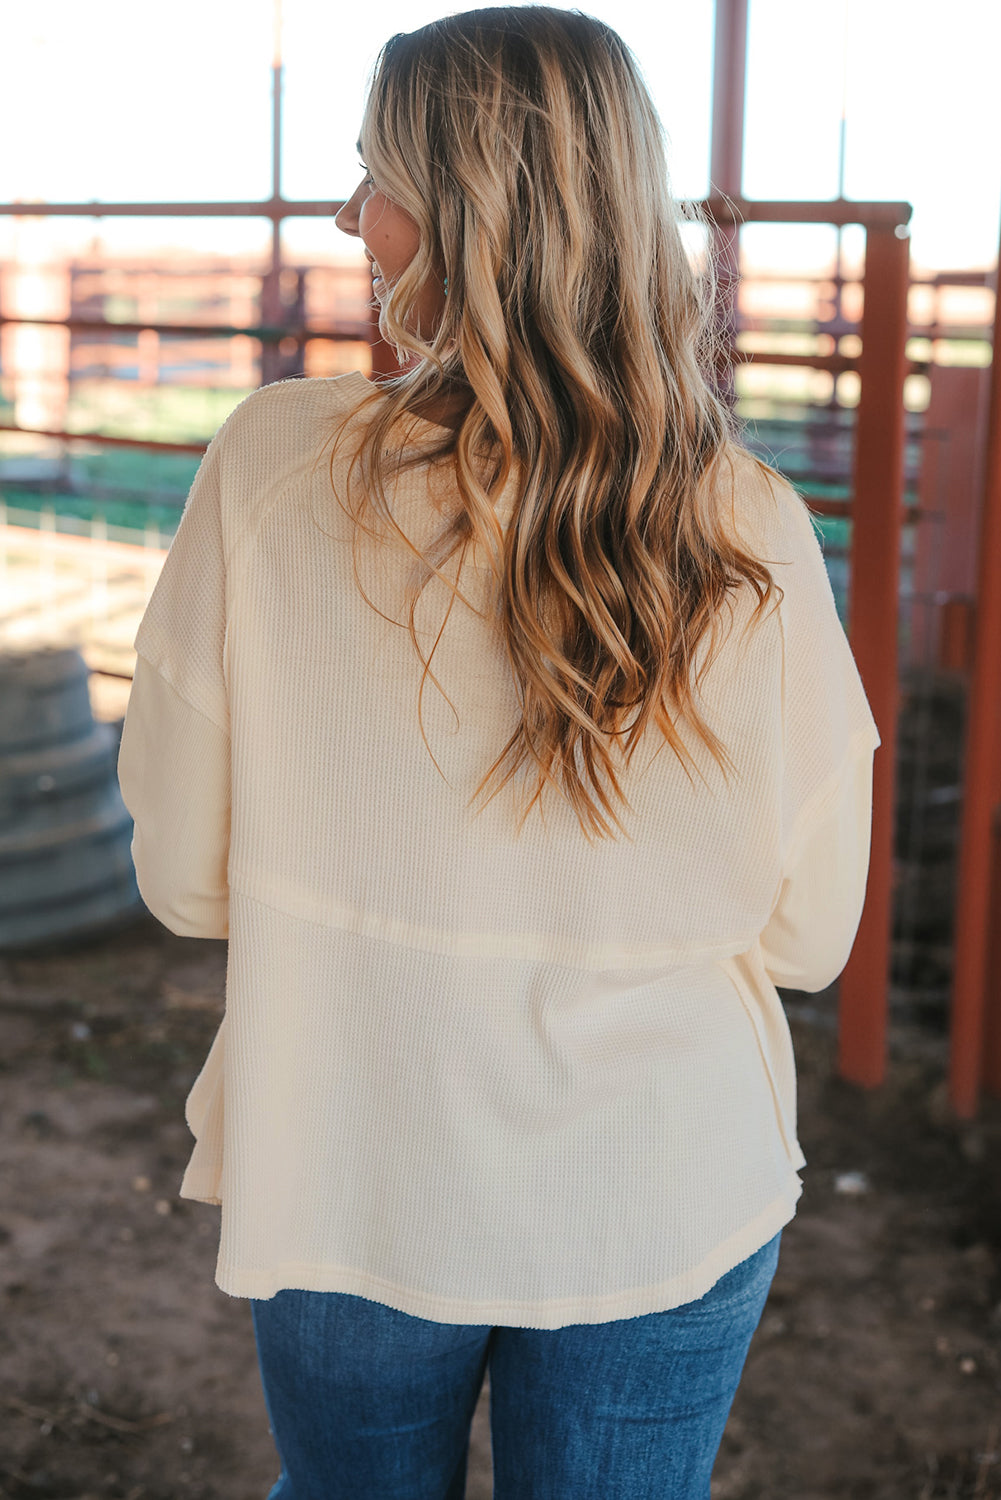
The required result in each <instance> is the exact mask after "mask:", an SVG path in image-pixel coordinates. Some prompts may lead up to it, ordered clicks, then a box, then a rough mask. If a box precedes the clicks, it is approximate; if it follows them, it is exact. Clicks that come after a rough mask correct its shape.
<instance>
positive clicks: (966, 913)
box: [949, 248, 1001, 1119]
mask: <svg viewBox="0 0 1001 1500" xmlns="http://www.w3.org/2000/svg"><path fill="white" fill-rule="evenodd" d="M999 266H1001V248H999ZM989 399H990V406H989V415H988V428H987V463H986V474H985V477H984V488H983V502H982V507H981V513H980V550H979V555H978V576H977V594H976V606H975V610H974V643H973V676H972V681H971V684H970V701H969V714H968V719H967V727H966V766H965V772H964V777H963V819H962V826H961V831H960V845H959V879H958V883H957V889H956V926H955V945H954V954H955V961H954V969H953V986H952V1020H951V1038H950V1049H949V1099H950V1102H951V1104H952V1107H953V1109H954V1110H955V1112H956V1114H957V1115H958V1116H959V1117H960V1118H961V1119H970V1118H971V1117H972V1116H973V1115H974V1114H975V1113H976V1110H977V1104H978V1102H979V1094H980V1088H981V1084H982V1083H986V1084H987V1086H988V1087H989V1088H990V1089H991V1091H992V1092H993V1093H1001V984H999V980H998V971H997V968H996V967H995V968H994V969H993V970H992V969H991V967H990V964H989V958H990V957H992V956H994V955H993V954H992V947H993V950H994V951H995V952H996V953H997V955H998V956H1001V937H999V934H998V932H997V931H996V930H995V931H993V932H992V927H993V925H994V924H993V923H992V920H991V918H992V915H993V917H994V920H995V922H996V921H997V919H998V917H999V916H1001V280H999V283H998V287H997V291H996V293H995V306H994V358H993V362H992V365H991V380H990V398H989ZM985 1040H987V1041H989V1046H987V1047H986V1048H985Z"/></svg>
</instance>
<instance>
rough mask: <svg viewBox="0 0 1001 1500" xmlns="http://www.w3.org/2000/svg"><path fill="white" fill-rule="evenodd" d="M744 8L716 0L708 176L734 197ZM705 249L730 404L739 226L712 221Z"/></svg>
mask: <svg viewBox="0 0 1001 1500" xmlns="http://www.w3.org/2000/svg"><path fill="white" fill-rule="evenodd" d="M747 7H748V0H716V38H715V48H714V52H713V111H712V138H711V144H710V150H709V176H710V179H711V182H712V187H713V191H714V192H718V193H725V194H726V195H727V197H730V198H739V197H740V196H741V187H742V185H743V164H744V80H745V75H746V73H747ZM711 250H712V257H713V265H714V266H715V268H716V306H715V309H714V317H715V327H716V335H717V340H718V348H719V350H720V356H721V357H720V360H719V364H718V366H717V369H716V372H715V378H716V389H717V394H718V395H719V396H720V398H721V399H722V400H724V401H725V402H726V403H727V405H728V406H732V405H733V403H734V400H735V392H734V376H733V362H732V359H731V357H730V351H731V349H732V348H733V345H734V343H735V341H736V332H737V296H738V282H739V274H740V226H739V225H738V224H735V223H734V224H716V225H715V226H714V227H713V231H712V245H711Z"/></svg>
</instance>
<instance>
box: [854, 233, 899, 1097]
mask: <svg viewBox="0 0 1001 1500" xmlns="http://www.w3.org/2000/svg"><path fill="white" fill-rule="evenodd" d="M908 249H909V245H908V240H907V238H906V231H903V237H901V234H900V233H898V230H897V229H896V228H894V227H892V226H889V225H887V226H881V227H879V228H873V227H870V228H869V229H868V230H867V233H866V254H865V282H864V295H865V305H864V310H863V314H862V356H861V360H860V365H859V373H860V376H861V381H862V390H861V395H860V398H859V405H858V418H857V423H856V429H855V483H854V501H853V504H852V546H851V594H850V604H849V631H848V633H849V637H850V639H851V643H852V650H853V651H854V653H855V659H856V661H857V662H858V667H859V672H860V673H861V676H862V681H863V683H864V684H865V690H866V693H867V695H868V698H869V703H870V705H871V707H872V711H873V715H874V717H875V719H876V723H877V725H878V727H879V733H880V738H881V740H882V744H881V745H880V748H879V749H878V750H877V751H876V757H875V762H874V765H873V810H872V845H871V854H870V859H869V883H868V887H867V894H866V902H865V909H864V911H863V913H862V920H861V922H860V924H859V930H858V935H857V937H856V939H855V946H854V948H853V949H852V954H851V957H850V959H849V960H848V964H847V966H846V967H845V970H844V973H843V974H842V976H841V982H840V987H839V1005H840V1009H839V1018H838V1019H839V1037H838V1043H839V1046H838V1067H839V1071H840V1073H841V1076H842V1077H843V1078H847V1079H848V1080H849V1081H850V1082H852V1083H858V1084H863V1085H865V1086H866V1087H869V1088H872V1087H875V1085H877V1084H879V1083H882V1081H883V1078H884V1075H885V1071H886V1020H887V990H888V986H889V979H890V935H891V918H892V893H893V811H894V779H895V777H894V773H895V769H896V741H897V695H898V681H897V676H898V612H899V605H898V601H899V590H900V536H901V523H902V513H903V499H904V495H903V492H904V375H905V371H906V361H905V345H906V340H907V283H908Z"/></svg>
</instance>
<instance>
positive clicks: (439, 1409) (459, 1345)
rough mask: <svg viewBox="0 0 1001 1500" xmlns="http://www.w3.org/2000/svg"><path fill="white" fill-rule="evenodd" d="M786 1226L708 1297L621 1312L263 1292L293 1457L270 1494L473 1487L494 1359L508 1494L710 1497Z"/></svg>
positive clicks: (262, 1336)
mask: <svg viewBox="0 0 1001 1500" xmlns="http://www.w3.org/2000/svg"><path fill="white" fill-rule="evenodd" d="M780 1238H781V1236H780V1235H776V1236H775V1238H774V1239H773V1240H771V1241H770V1242H769V1243H768V1244H767V1245H765V1246H764V1247H763V1248H762V1249H761V1250H759V1251H757V1252H756V1254H754V1255H752V1256H751V1257H750V1258H749V1259H748V1260H745V1261H744V1262H743V1263H742V1264H741V1265H739V1266H736V1267H735V1268H734V1269H733V1270H732V1271H729V1272H728V1273H727V1274H726V1275H725V1276H724V1277H722V1279H721V1280H720V1281H718V1282H717V1283H716V1285H715V1286H714V1287H712V1288H711V1290H710V1291H708V1292H707V1293H706V1295H705V1296H704V1297H701V1298H700V1299H699V1300H698V1301H697V1302H688V1303H686V1304H685V1305H684V1306H683V1307H674V1308H670V1309H669V1310H668V1311H667V1312H657V1313H649V1314H647V1315H646V1316H644V1317H639V1318H625V1319H622V1320H619V1321H616V1322H611V1323H575V1324H572V1325H571V1326H570V1327H567V1328H556V1329H537V1328H506V1327H490V1326H489V1325H480V1324H468V1323H434V1322H430V1321H429V1320H427V1319H424V1318H415V1317H411V1316H410V1315H409V1314H407V1313H402V1312H397V1311H396V1310H395V1309H393V1308H389V1307H384V1306H383V1305H382V1304H381V1303H379V1302H370V1301H368V1300H367V1299H366V1298H364V1297H356V1296H351V1295H349V1294H347V1293H341V1292H302V1291H282V1292H278V1293H277V1294H276V1295H275V1296H274V1297H272V1298H271V1299H270V1300H269V1301H267V1302H257V1301H255V1302H253V1303H252V1311H253V1319H254V1332H255V1335H256V1338H257V1351H258V1358H259V1361H260V1366H261V1378H262V1381H263V1385H264V1396H265V1400H266V1402H267V1407H268V1414H269V1416H270V1418H271V1426H272V1431H273V1432H274V1436H275V1443H276V1445H277V1448H278V1452H279V1455H280V1457H281V1461H282V1473H281V1477H280V1478H279V1480H278V1482H277V1484H276V1485H275V1487H274V1489H273V1490H272V1491H271V1494H270V1496H269V1500H463V1496H464V1495H465V1488H466V1462H467V1457H468V1448H469V1428H470V1423H471V1421H472V1417H473V1412H474V1410H475V1408H476V1403H477V1399H478V1397H479V1394H480V1389H481V1386H482V1384H483V1377H484V1372H485V1371H486V1370H487V1368H488V1367H489V1370H490V1433H491V1442H492V1448H493V1463H494V1500H709V1475H710V1473H711V1471H712V1467H713V1463H714V1461H715V1458H716V1453H717V1450H718V1448H719V1444H720V1439H721V1438H722V1436H723V1428H724V1426H725V1425H726V1419H727V1417H728V1415H729V1412H730V1405H731V1403H732V1401H733V1397H734V1394H735V1392H736V1389H737V1385H738V1383H739V1381H740V1376H741V1372H742V1370H743V1367H744V1359H745V1356H746V1354H747V1349H748V1345H749V1344H750V1342H751V1336H752V1334H753V1333H754V1330H755V1328H756V1327H757V1325H758V1322H759V1320H760V1318H761V1313H762V1310H763V1308H764V1305H765V1299H766V1297H767V1296H768V1290H769V1287H770V1286H771V1282H772V1277H773V1276H774V1274H775V1267H776V1264H777V1262H778V1254H779V1239H780Z"/></svg>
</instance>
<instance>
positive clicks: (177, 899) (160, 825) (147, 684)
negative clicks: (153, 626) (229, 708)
mask: <svg viewBox="0 0 1001 1500" xmlns="http://www.w3.org/2000/svg"><path fill="white" fill-rule="evenodd" d="M118 779H119V783H120V785H121V789H122V796H123V798H124V799H125V805H126V807H127V808H128V810H129V812H130V813H131V814H132V817H133V819H134V820H135V832H134V835H133V839H132V858H133V861H134V863H135V867H136V878H137V880H138V882H139V890H140V893H141V895H142V898H143V900H144V901H145V903H146V905H147V906H148V907H149V909H150V911H151V912H152V913H153V915H154V916H155V917H156V918H157V920H158V921H160V922H162V923H163V925H164V926H165V927H168V928H169V929H170V931H171V932H175V933H177V935H178V936H179V937H208V938H224V937H227V936H228V934H229V888H228V883H227V877H226V866H227V860H228V855H229V825H230V744H229V735H228V734H226V733H225V732H224V731H223V730H221V729H220V728H219V727H218V725H217V724H214V723H213V722H212V720H211V719H208V718H206V716H205V715H204V714H202V713H200V712H199V711H198V709H196V708H193V707H192V706H191V704H190V703H188V702H186V700H185V699H184V698H182V697H181V696H180V694H179V693H177V691H176V690H175V689H174V688H173V687H171V685H170V683H169V682H168V681H167V680H166V678H165V677H163V676H161V675H160V673H159V672H158V671H157V670H156V668H155V667H154V666H152V665H151V664H150V663H149V662H147V661H146V660H145V659H144V658H143V657H142V656H139V657H137V659H136V671H135V677H134V679H133V683H132V694H131V696H130V698H129V706H128V712H127V714H126V716H125V727H124V730H123V732H122V745H121V750H120V752H119V758H118Z"/></svg>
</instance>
